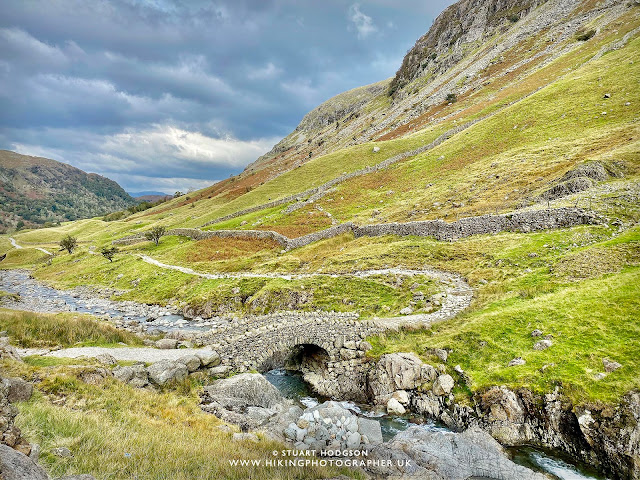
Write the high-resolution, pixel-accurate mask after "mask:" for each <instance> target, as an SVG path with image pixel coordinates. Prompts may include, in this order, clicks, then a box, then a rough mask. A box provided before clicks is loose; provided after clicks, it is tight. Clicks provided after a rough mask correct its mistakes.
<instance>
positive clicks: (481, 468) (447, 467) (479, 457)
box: [366, 427, 548, 480]
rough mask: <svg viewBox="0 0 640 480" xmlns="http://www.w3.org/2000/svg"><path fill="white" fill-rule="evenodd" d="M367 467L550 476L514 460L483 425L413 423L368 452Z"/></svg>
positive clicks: (450, 474) (537, 479) (394, 475)
mask: <svg viewBox="0 0 640 480" xmlns="http://www.w3.org/2000/svg"><path fill="white" fill-rule="evenodd" d="M368 460H380V461H379V462H372V463H370V464H369V466H368V467H366V469H367V470H368V472H369V473H371V474H373V475H374V476H383V477H385V478H390V479H410V478H415V479H418V478H419V479H444V478H446V479H448V480H467V479H469V478H486V479H507V478H508V479H509V480H548V477H546V476H545V475H542V474H539V473H536V472H534V471H532V470H529V469H528V468H526V467H523V466H520V465H517V464H515V463H513V462H512V461H511V460H510V459H509V458H508V457H507V455H506V453H505V452H504V450H503V448H502V447H501V446H500V444H499V443H498V442H496V441H495V440H494V439H493V438H492V437H491V435H489V434H488V433H486V432H484V431H482V430H480V429H475V428H474V429H469V430H466V431H465V432H462V433H452V432H433V431H428V430H426V429H424V428H421V427H411V428H409V429H408V430H406V431H404V432H401V433H399V434H397V435H396V436H395V437H394V438H393V439H392V440H390V441H389V442H387V443H383V444H380V445H378V446H376V447H374V448H373V449H372V450H371V451H370V452H369V457H368Z"/></svg>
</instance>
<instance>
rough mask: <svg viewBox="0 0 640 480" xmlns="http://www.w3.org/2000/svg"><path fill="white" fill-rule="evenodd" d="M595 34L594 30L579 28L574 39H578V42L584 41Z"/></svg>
mask: <svg viewBox="0 0 640 480" xmlns="http://www.w3.org/2000/svg"><path fill="white" fill-rule="evenodd" d="M595 34H596V31H595V30H588V31H584V30H581V31H579V32H578V33H576V40H578V41H579V42H586V41H587V40H589V39H590V38H591V37H593V36H594V35H595Z"/></svg>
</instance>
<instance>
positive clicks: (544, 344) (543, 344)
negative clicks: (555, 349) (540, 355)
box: [533, 339, 553, 350]
mask: <svg viewBox="0 0 640 480" xmlns="http://www.w3.org/2000/svg"><path fill="white" fill-rule="evenodd" d="M551 345H553V342H552V341H551V340H547V339H544V340H540V341H539V342H537V343H536V344H535V345H534V346H533V349H534V350H546V349H547V348H549V347H550V346H551Z"/></svg>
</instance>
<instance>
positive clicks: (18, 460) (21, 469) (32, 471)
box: [0, 444, 49, 480]
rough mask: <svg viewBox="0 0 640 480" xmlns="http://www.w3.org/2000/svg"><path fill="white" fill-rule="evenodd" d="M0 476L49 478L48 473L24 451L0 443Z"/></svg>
mask: <svg viewBox="0 0 640 480" xmlns="http://www.w3.org/2000/svg"><path fill="white" fill-rule="evenodd" d="M0 478H2V479H3V480H49V475H47V472H45V471H44V469H43V468H42V467H40V466H39V465H38V464H36V463H35V462H34V461H33V460H31V459H30V458H29V457H27V456H26V455H25V454H24V453H22V452H19V451H17V450H14V449H13V448H10V447H8V446H7V445H3V444H0Z"/></svg>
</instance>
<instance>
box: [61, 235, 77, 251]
mask: <svg viewBox="0 0 640 480" xmlns="http://www.w3.org/2000/svg"><path fill="white" fill-rule="evenodd" d="M77 246H78V239H77V238H76V237H72V236H71V235H67V236H66V237H64V238H63V239H62V240H60V247H61V250H66V251H67V252H69V253H73V251H74V250H75V248H76V247H77Z"/></svg>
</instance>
